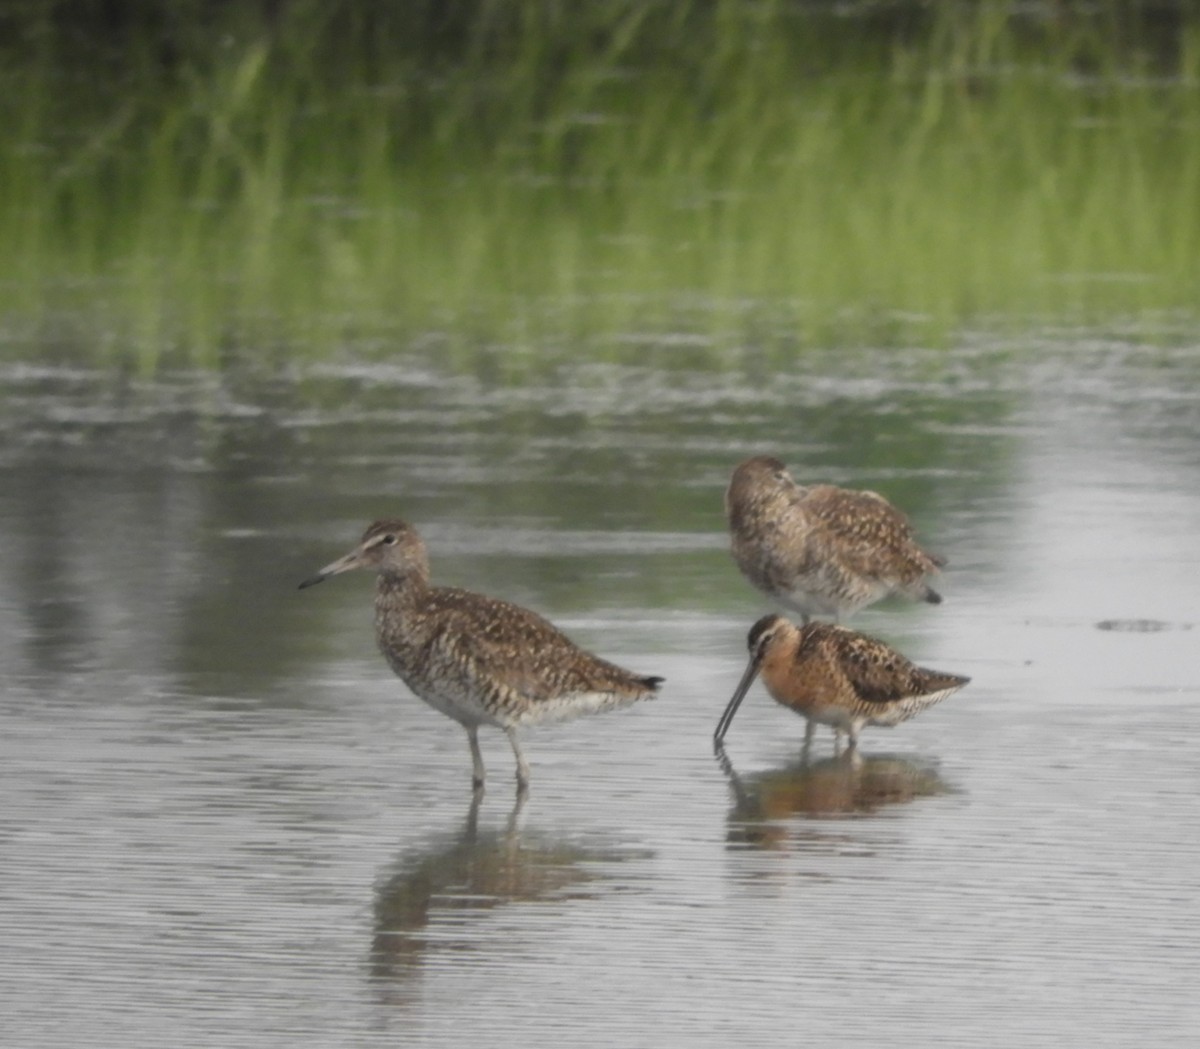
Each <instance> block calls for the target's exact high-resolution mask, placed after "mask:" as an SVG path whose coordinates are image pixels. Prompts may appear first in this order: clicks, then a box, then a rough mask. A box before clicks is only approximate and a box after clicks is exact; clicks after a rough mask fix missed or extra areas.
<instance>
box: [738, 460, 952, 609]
mask: <svg viewBox="0 0 1200 1049" xmlns="http://www.w3.org/2000/svg"><path fill="white" fill-rule="evenodd" d="M725 514H726V518H727V520H728V524H729V533H730V539H731V547H732V553H733V558H734V560H735V561H736V562H737V565H738V568H740V569H741V571H742V574H743V575H744V576H745V577H746V578H747V579H748V580H749V581H750V582H751V583H752V584H753V585H754V586H756V587H757V588H758V589H759V590H762V591H763V592H764V593H767V594H769V595H771V596H772V597H774V598H776V600H778V601H780V602H781V603H782V604H783V605H785V606H786V607H788V608H791V609H792V610H793V611H796V612H798V613H800V615H801V616H802V617H803V618H804V619H805V621H807V620H808V619H809V618H810V617H811V616H814V615H831V616H834V617H835V618H842V617H843V616H847V615H850V614H851V613H853V612H855V611H856V610H858V609H859V608H862V607H864V606H865V605H870V604H873V603H874V602H876V601H879V600H880V599H882V598H884V597H887V596H888V595H889V594H894V593H898V594H904V595H907V596H909V597H913V598H916V599H918V600H922V601H928V602H930V603H931V604H936V603H937V602H939V601H941V597H940V596H939V595H938V594H937V593H936V592H935V591H934V590H932V589H931V588H930V587H929V585H928V584H927V583H926V581H925V580H926V577H927V576H929V575H932V574H934V573H936V572H937V570H938V567H939V565H941V564H942V561H941V559H940V558H938V557H935V556H934V555H933V554H930V553H927V552H926V551H925V550H923V549H921V547H920V546H918V545H917V541H916V539H915V538H914V536H913V532H912V527H911V526H910V525H909V523H908V518H907V517H905V516H904V514H903V513H901V512H900V511H899V510H897V509H896V508H895V507H894V506H892V504H891V503H889V502H888V501H887V500H886V499H884V498H883V496H881V495H879V494H877V493H876V492H868V491H855V490H852V489H848V488H837V487H835V486H834V485H828V484H818V485H811V486H809V487H803V486H801V485H798V484H796V482H795V481H794V480H793V479H792V476H791V474H789V473H788V471H787V468H786V467H785V466H784V464H783V463H782V462H780V461H779V460H778V459H774V458H772V457H770V456H765V455H760V456H755V457H754V458H752V459H747V460H746V461H745V462H743V463H741V464H740V465H739V466H738V467H737V469H736V470H734V472H733V477H732V478H731V480H730V482H729V487H728V489H727V490H726V492H725Z"/></svg>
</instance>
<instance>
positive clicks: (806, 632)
mask: <svg viewBox="0 0 1200 1049" xmlns="http://www.w3.org/2000/svg"><path fill="white" fill-rule="evenodd" d="M747 645H748V647H749V649H750V663H749V665H748V666H747V667H746V672H745V674H743V675H742V680H741V681H740V682H739V683H738V687H737V688H736V689H735V690H734V693H733V698H732V699H730V701H729V705H728V706H727V707H726V708H725V713H724V714H722V715H721V720H720V721H719V722H718V723H717V731H716V732H715V733H714V735H713V740H714V742H716V743H718V744H719V743H720V742H721V740H723V739H724V738H725V733H726V732H727V731H728V730H729V724H730V722H731V721H733V715H734V714H736V713H737V709H738V707H739V706H740V705H741V702H742V700H743V699H744V698H745V696H746V692H747V691H748V690H749V688H750V686H751V684H752V683H753V682H754V679H755V678H756V677H757V676H758V674H759V673H760V672H761V673H762V676H763V682H764V683H765V684H766V686H767V691H768V692H770V693H771V696H772V697H773V698H774V699H775V701H776V702H777V703H782V704H783V705H784V706H785V707H790V708H791V709H792V710H794V711H795V712H796V713H797V714H802V715H803V716H804V717H805V718H807V719H808V727H807V729H806V730H805V733H804V746H805V747H806V748H807V747H809V746H810V745H811V744H812V738H813V733H814V732H815V731H816V727H817V725H818V724H822V725H830V726H832V727H833V729H834V730H835V731H836V732H838V733H839V734H840V733H841V732H843V731H844V732H847V733H848V734H849V736H850V747H851V749H854V748H855V747H856V746H857V745H858V734H859V732H861V731H862V729H863V727H864V726H866V725H885V726H887V727H889V728H890V727H891V726H893V725H898V724H900V722H901V721H907V720H908V719H909V718H911V717H915V716H916V715H917V714H919V713H920V712H921V711H922V710H924V709H925V708H926V707H931V706H933V704H934V703H937V702H940V701H941V700H943V699H945V698H946V697H947V696H948V695H950V694H951V693H952V692H957V691H958V690H959V689H960V688H962V687H963V686H964V685H965V684H966V683H967V682H968V681H970V680H971V679H970V678H966V677H961V676H959V675H958V674H943V673H940V672H939V671H936V670H926V669H925V668H924V667H919V666H916V665H915V664H913V663H910V662H909V661H908V660H907V659H905V658H904V657H903V656H902V655H900V653H899V652H897V651H896V650H895V649H893V648H891V647H889V646H888V645H885V644H884V643H883V642H882V641H876V640H875V639H874V638H872V637H867V636H866V635H864V634H859V633H856V632H855V631H853V630H848V629H846V628H845V627H842V626H836V625H834V624H833V623H809V624H807V625H806V626H799V627H798V626H796V624H795V623H793V622H791V621H790V620H788V619H784V618H783V616H778V615H769V616H763V617H762V619H760V620H759V621H758V622H757V623H755V624H754V626H752V627H751V628H750V636H749V638H748V639H747Z"/></svg>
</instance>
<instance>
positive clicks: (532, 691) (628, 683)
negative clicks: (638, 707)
mask: <svg viewBox="0 0 1200 1049" xmlns="http://www.w3.org/2000/svg"><path fill="white" fill-rule="evenodd" d="M438 599H439V604H440V605H441V606H442V608H443V609H444V612H443V614H444V615H445V620H444V628H443V630H442V631H440V633H439V639H440V640H438V641H435V643H440V644H448V645H453V646H454V647H455V649H456V651H455V652H454V653H453V657H454V659H455V661H456V662H458V663H460V664H461V665H464V666H467V665H469V666H470V668H471V669H470V674H469V676H470V678H471V681H470V682H467V681H464V684H478V683H480V682H490V683H492V684H494V685H497V686H499V687H501V688H506V689H511V690H512V691H514V692H516V693H518V694H520V695H522V696H524V697H526V698H527V699H529V700H531V701H533V702H535V703H538V702H546V701H548V700H551V699H555V698H558V697H561V696H562V695H564V694H567V693H573V692H587V691H604V690H608V689H615V688H620V687H625V688H630V687H632V686H633V685H634V683H635V682H636V681H637V680H638V679H637V677H636V676H635V675H633V674H631V673H629V672H628V671H625V670H623V669H621V668H620V667H617V666H615V665H613V664H611V663H608V662H606V661H604V660H602V659H599V658H598V657H596V656H594V655H592V654H591V653H590V652H586V651H585V650H583V649H582V648H580V647H579V646H578V645H576V644H575V643H574V642H573V641H571V639H570V638H568V637H567V636H566V635H565V634H564V633H562V631H560V630H559V629H558V628H557V627H555V626H554V625H553V624H552V623H550V622H549V621H548V620H546V619H544V618H542V617H541V616H540V615H538V614H537V613H536V612H531V611H530V610H529V609H527V608H522V607H521V606H520V605H514V604H511V603H509V602H507V601H501V600H499V599H497V598H490V597H485V596H484V595H482V594H475V593H472V592H470V591H467V590H455V589H451V588H440V589H439V591H438Z"/></svg>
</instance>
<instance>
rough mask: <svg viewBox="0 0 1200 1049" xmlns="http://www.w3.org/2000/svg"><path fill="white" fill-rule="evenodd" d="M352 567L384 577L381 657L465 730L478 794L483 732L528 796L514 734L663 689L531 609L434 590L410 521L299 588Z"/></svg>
mask: <svg viewBox="0 0 1200 1049" xmlns="http://www.w3.org/2000/svg"><path fill="white" fill-rule="evenodd" d="M352 568H369V569H373V570H374V571H376V572H377V573H378V575H379V578H378V583H377V585H376V590H375V638H376V640H377V641H378V643H379V648H380V650H381V651H382V652H383V654H384V656H385V657H386V659H387V661H388V663H389V664H390V665H391V668H392V670H394V671H395V672H396V674H398V675H399V677H400V679H401V680H402V681H403V682H404V683H405V684H406V685H407V686H408V687H409V688H410V689H412V691H413V692H414V693H415V694H416V695H417V696H418V697H420V698H421V699H423V700H424V701H425V702H426V703H428V704H429V705H430V706H431V707H433V708H434V709H435V710H439V711H441V712H442V713H443V714H445V715H446V716H447V717H450V718H453V719H454V720H455V721H457V722H458V723H459V724H460V725H462V726H463V728H465V729H466V730H467V739H468V740H469V742H470V744H471V760H472V762H473V764H474V783H475V786H476V787H477V788H478V787H482V786H483V779H484V768H483V755H482V754H481V753H480V750H479V726H480V725H494V726H496V727H497V728H502V729H504V731H505V732H506V733H507V735H508V739H509V742H510V743H511V744H512V749H513V754H514V755H516V759H517V783H518V785H519V786H520V787H522V788H523V787H525V786H527V785H528V783H529V764H528V762H526V760H525V757H524V755H523V754H522V753H521V745H520V743H519V741H518V739H517V729H518V728H520V727H522V726H525V725H535V724H539V723H543V722H550V721H565V720H568V719H570V718H574V717H577V716H579V715H580V714H590V713H594V712H597V711H601V710H609V709H611V708H614V707H623V706H626V705H628V704H630V703H633V702H636V701H637V700H639V699H649V698H651V697H652V696H653V695H654V693H655V691H656V690H657V689H658V686H659V684H661V682H662V678H659V677H645V676H643V675H640V674H634V673H631V672H630V671H628V670H623V669H621V667H618V666H615V665H613V664H612V663H607V662H605V661H604V660H603V659H600V658H598V657H596V656H594V655H592V654H591V653H589V652H585V651H584V650H583V649H581V648H579V647H578V646H577V645H575V644H574V643H573V642H572V641H570V640H569V639H568V638H567V637H565V636H564V635H563V634H562V633H561V632H559V630H557V629H556V628H555V627H554V626H552V625H551V624H550V623H548V622H547V621H546V620H545V619H543V618H542V617H541V616H539V615H537V614H536V613H534V612H530V611H529V610H528V609H525V608H521V607H519V606H518V605H513V604H509V603H508V602H507V601H500V600H498V599H496V598H493V597H485V596H484V595H482V594H476V593H472V592H471V591H469V590H459V589H456V588H452V587H443V586H437V587H435V586H431V585H430V582H429V561H428V558H427V557H426V554H425V544H424V543H423V542H422V540H421V537H420V536H419V535H417V532H416V530H415V529H413V528H412V527H411V526H410V525H408V524H406V523H405V522H404V521H400V520H397V519H391V520H384V521H376V522H375V523H374V524H372V525H371V526H370V527H369V528H368V529H367V530H366V532H365V533H363V537H362V541H361V542H360V543H359V544H358V546H357V547H355V549H353V550H352V551H350V553H348V554H346V556H345V557H342V558H339V559H338V560H337V561H334V562H333V563H331V564H328V565H326V566H325V567H324V568H322V569H321V570H320V571H319V572H318V573H317V574H316V575H314V576H312V577H310V578H308V579H306V580H305V581H304V582H303V583H301V584H300V588H301V589H302V590H303V589H304V588H305V587H308V586H312V585H313V584H315V583H319V582H321V581H322V580H324V579H327V578H328V577H329V576H332V575H337V574H338V573H340V572H348V571H350V570H351V569H352Z"/></svg>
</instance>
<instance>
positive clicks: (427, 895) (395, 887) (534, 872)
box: [371, 792, 649, 998]
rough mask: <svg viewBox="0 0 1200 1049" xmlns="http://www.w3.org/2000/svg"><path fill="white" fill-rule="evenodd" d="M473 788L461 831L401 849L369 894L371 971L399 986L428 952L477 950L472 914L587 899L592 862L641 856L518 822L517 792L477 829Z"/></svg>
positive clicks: (476, 921) (595, 871)
mask: <svg viewBox="0 0 1200 1049" xmlns="http://www.w3.org/2000/svg"><path fill="white" fill-rule="evenodd" d="M482 797H483V794H482V792H476V794H475V796H474V797H473V798H472V800H471V806H470V808H469V810H468V811H467V818H466V822H465V824H464V826H463V827H462V829H461V830H459V831H458V832H456V833H455V834H452V835H449V836H446V837H443V838H440V839H438V840H436V841H434V842H430V843H427V844H426V845H425V846H424V847H421V848H418V849H415V850H412V851H408V852H405V853H404V854H402V855H401V856H400V857H399V858H398V859H397V860H396V861H395V862H394V863H393V864H392V865H391V868H390V870H389V872H388V873H387V874H386V875H385V877H384V879H383V880H382V882H381V884H380V885H379V887H378V889H377V890H376V893H375V922H374V927H375V935H374V939H373V942H372V948H371V974H372V976H373V977H374V978H375V979H376V980H378V981H381V982H388V981H391V982H393V983H394V984H395V986H396V989H397V990H399V991H400V992H401V993H400V997H401V998H403V997H404V996H405V990H404V985H405V984H407V982H408V980H409V979H410V978H411V977H412V976H414V975H415V974H416V973H417V972H418V971H419V970H420V968H421V966H422V965H423V963H425V962H426V961H427V960H428V959H429V958H430V957H432V956H434V955H436V954H441V953H442V952H446V953H453V952H462V951H474V950H477V949H479V948H480V947H481V946H482V945H483V944H484V942H486V941H485V940H484V939H483V937H484V936H485V935H486V932H485V931H484V930H481V926H480V920H481V919H482V918H484V916H485V915H486V913H487V912H489V911H491V910H494V909H495V908H497V907H504V906H507V905H509V904H515V903H534V902H553V903H556V904H557V903H561V902H562V901H564V900H584V899H593V898H595V896H596V895H597V883H598V882H600V881H602V880H603V879H605V878H606V877H608V875H607V874H606V873H605V872H604V870H603V869H601V867H600V866H599V864H600V862H601V861H603V862H605V863H610V862H613V861H616V860H628V859H633V858H644V857H645V856H647V855H649V854H648V853H645V852H643V851H640V850H636V849H629V848H610V849H603V848H585V847H582V846H580V845H578V844H575V843H572V842H570V841H568V840H565V839H562V838H555V837H553V836H551V835H546V834H539V833H537V832H529V831H526V830H525V829H523V828H522V826H521V822H522V820H521V812H522V809H523V808H524V805H525V801H526V797H527V795H526V794H525V793H524V792H520V793H518V795H517V800H516V804H515V806H514V808H513V809H512V811H511V813H510V814H509V816H508V819H507V821H506V822H505V823H504V825H503V826H502V827H498V828H494V829H490V830H487V829H484V830H481V829H480V828H479V806H480V801H481V800H482Z"/></svg>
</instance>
